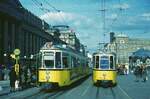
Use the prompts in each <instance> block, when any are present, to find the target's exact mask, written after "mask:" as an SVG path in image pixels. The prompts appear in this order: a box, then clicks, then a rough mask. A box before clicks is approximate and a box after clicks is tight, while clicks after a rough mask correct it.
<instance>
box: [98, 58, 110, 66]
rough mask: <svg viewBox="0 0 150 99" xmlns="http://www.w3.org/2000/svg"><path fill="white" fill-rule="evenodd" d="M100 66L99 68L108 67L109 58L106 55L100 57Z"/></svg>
mask: <svg viewBox="0 0 150 99" xmlns="http://www.w3.org/2000/svg"><path fill="white" fill-rule="evenodd" d="M100 68H101V69H108V68H109V58H108V57H107V56H102V57H101V60H100Z"/></svg>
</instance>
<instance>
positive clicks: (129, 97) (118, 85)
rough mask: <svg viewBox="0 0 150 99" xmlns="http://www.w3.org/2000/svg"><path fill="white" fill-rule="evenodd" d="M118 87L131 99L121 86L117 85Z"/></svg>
mask: <svg viewBox="0 0 150 99" xmlns="http://www.w3.org/2000/svg"><path fill="white" fill-rule="evenodd" d="M118 88H119V89H120V90H121V91H122V92H123V93H124V94H125V95H126V96H127V97H128V98H129V99H132V98H131V97H130V96H129V95H128V94H127V93H126V92H125V91H124V90H123V89H122V88H121V87H120V85H118Z"/></svg>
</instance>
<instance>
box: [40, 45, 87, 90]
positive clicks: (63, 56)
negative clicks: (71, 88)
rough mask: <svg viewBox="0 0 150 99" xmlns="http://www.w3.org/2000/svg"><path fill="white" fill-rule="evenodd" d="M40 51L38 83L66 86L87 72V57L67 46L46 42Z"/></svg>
mask: <svg viewBox="0 0 150 99" xmlns="http://www.w3.org/2000/svg"><path fill="white" fill-rule="evenodd" d="M40 53H41V55H42V59H41V62H42V64H41V67H40V68H39V69H38V81H39V83H49V84H55V85H56V84H57V85H58V86H59V87H61V86H67V85H70V84H72V83H73V82H75V81H77V80H79V79H81V78H83V77H85V76H87V75H88V74H89V70H88V69H89V67H88V66H87V57H85V56H84V55H83V54H82V53H80V52H77V51H75V50H73V49H71V48H69V47H67V46H63V45H50V44H49V43H46V44H45V46H44V47H43V48H42V49H41V50H40Z"/></svg>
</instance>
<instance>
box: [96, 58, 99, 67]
mask: <svg viewBox="0 0 150 99" xmlns="http://www.w3.org/2000/svg"><path fill="white" fill-rule="evenodd" d="M96 68H99V56H96Z"/></svg>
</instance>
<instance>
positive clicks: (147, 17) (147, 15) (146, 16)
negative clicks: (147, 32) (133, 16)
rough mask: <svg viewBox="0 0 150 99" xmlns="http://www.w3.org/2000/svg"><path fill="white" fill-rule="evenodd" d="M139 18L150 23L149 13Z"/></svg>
mask: <svg viewBox="0 0 150 99" xmlns="http://www.w3.org/2000/svg"><path fill="white" fill-rule="evenodd" d="M141 16H142V17H143V18H144V19H146V20H147V21H150V13H143V14H142V15H141Z"/></svg>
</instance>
